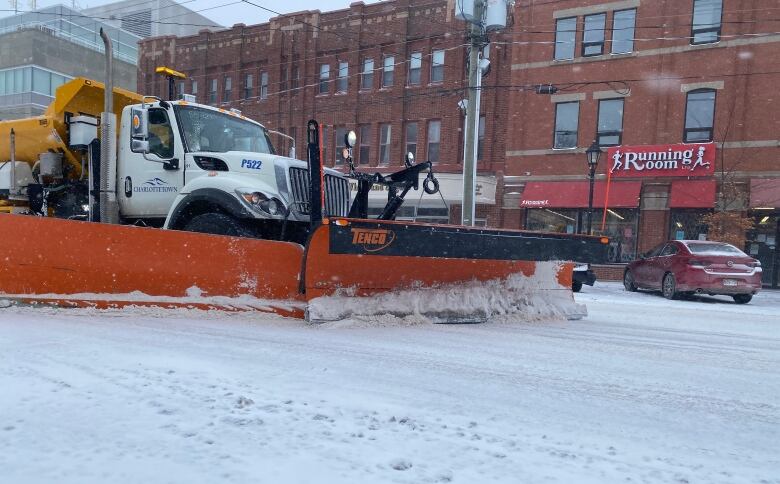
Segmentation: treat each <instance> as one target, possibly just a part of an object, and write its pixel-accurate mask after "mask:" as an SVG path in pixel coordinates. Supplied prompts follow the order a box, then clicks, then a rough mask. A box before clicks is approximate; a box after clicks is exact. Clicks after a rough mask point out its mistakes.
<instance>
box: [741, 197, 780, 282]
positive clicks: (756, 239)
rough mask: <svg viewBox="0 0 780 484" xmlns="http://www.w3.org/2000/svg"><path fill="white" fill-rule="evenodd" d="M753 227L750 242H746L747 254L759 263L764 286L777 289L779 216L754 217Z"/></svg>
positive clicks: (766, 214) (778, 276) (779, 256)
mask: <svg viewBox="0 0 780 484" xmlns="http://www.w3.org/2000/svg"><path fill="white" fill-rule="evenodd" d="M754 227H755V228H754V230H753V231H752V234H751V235H752V237H751V240H748V241H747V252H748V254H749V255H750V256H751V257H755V258H756V259H758V260H759V261H761V267H762V268H763V269H764V272H763V276H762V281H763V283H764V286H767V287H772V288H777V287H778V284H779V283H780V281H779V279H780V246H778V239H780V214H778V213H764V214H759V215H756V216H755V226H754Z"/></svg>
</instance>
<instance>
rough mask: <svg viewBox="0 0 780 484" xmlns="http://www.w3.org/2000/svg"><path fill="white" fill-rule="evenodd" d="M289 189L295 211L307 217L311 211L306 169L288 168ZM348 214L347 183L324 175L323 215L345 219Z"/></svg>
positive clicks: (338, 178) (339, 178) (307, 171)
mask: <svg viewBox="0 0 780 484" xmlns="http://www.w3.org/2000/svg"><path fill="white" fill-rule="evenodd" d="M290 187H291V189H292V197H293V202H294V203H295V210H297V211H298V212H299V213H302V214H304V215H308V214H309V211H310V210H311V205H310V203H309V170H307V169H306V168H290ZM348 213H349V182H348V181H347V180H346V179H344V178H341V177H338V176H333V175H327V174H326V175H325V215H327V216H329V217H332V216H336V217H346V216H347V214H348Z"/></svg>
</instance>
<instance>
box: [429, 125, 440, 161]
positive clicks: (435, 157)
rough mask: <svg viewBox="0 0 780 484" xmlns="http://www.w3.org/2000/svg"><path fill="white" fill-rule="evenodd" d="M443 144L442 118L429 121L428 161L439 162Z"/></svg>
mask: <svg viewBox="0 0 780 484" xmlns="http://www.w3.org/2000/svg"><path fill="white" fill-rule="evenodd" d="M440 144H441V120H440V119H435V120H432V121H428V161H430V162H431V163H438V161H439V145H440Z"/></svg>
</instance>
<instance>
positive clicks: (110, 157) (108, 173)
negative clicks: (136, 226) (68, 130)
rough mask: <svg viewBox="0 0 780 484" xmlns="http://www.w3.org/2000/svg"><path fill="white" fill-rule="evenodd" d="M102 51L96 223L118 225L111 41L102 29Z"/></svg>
mask: <svg viewBox="0 0 780 484" xmlns="http://www.w3.org/2000/svg"><path fill="white" fill-rule="evenodd" d="M100 37H101V38H102V39H103V45H104V46H105V51H106V82H105V91H104V98H103V112H102V113H101V114H100V126H101V129H100V221H101V222H103V223H111V224H115V223H119V205H118V204H117V201H116V115H115V114H114V53H113V48H112V45H111V38H109V36H108V34H107V33H106V31H105V30H103V29H102V28H101V29H100Z"/></svg>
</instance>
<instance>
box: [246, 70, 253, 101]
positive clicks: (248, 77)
mask: <svg viewBox="0 0 780 484" xmlns="http://www.w3.org/2000/svg"><path fill="white" fill-rule="evenodd" d="M254 81H255V78H254V76H253V75H252V74H247V75H246V77H245V78H244V99H249V98H250V97H252V94H253V93H254Z"/></svg>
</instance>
